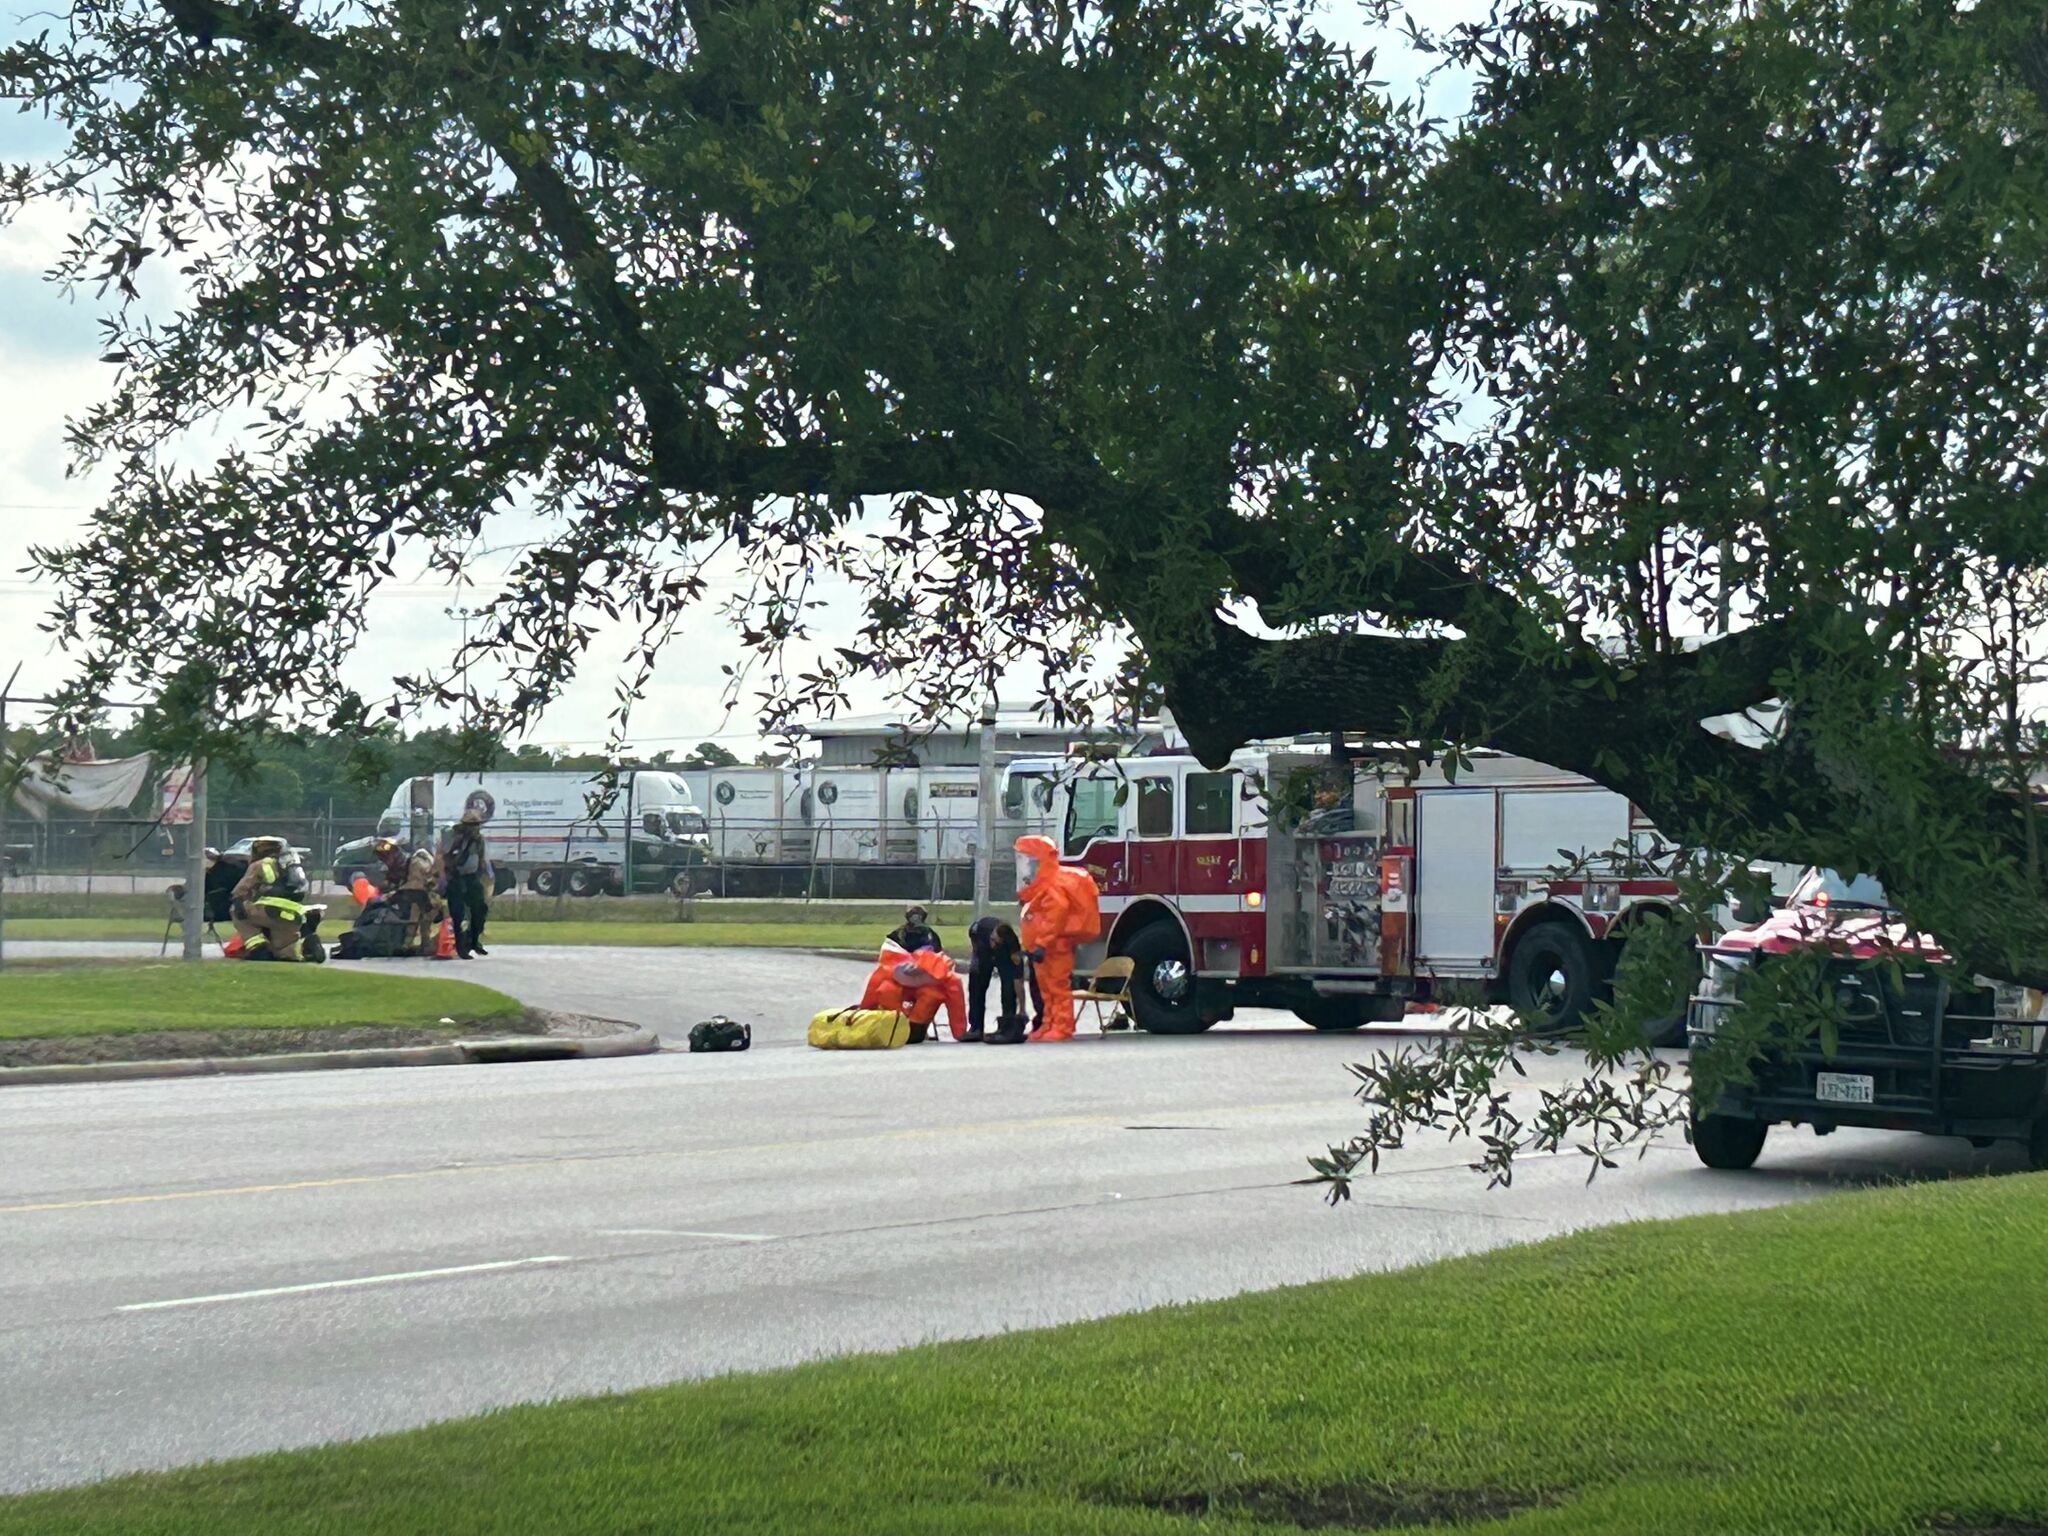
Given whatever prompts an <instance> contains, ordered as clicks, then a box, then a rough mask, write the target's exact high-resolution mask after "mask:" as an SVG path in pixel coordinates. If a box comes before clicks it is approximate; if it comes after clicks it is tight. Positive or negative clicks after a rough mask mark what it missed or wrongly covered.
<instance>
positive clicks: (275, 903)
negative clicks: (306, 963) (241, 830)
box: [228, 837, 306, 960]
mask: <svg viewBox="0 0 2048 1536" xmlns="http://www.w3.org/2000/svg"><path fill="white" fill-rule="evenodd" d="M305 879H306V872H305V870H304V869H303V868H302V867H299V866H295V865H293V864H292V863H290V862H289V860H288V857H287V851H286V848H285V841H284V839H283V838H281V837H259V838H257V839H256V840H255V841H253V842H252V843H250V845H249V868H248V872H247V873H245V874H244V875H243V876H242V878H241V879H240V880H239V881H237V882H236V884H235V889H234V893H233V894H232V895H231V896H230V897H229V898H228V915H229V917H230V918H231V919H232V920H233V922H234V925H235V932H236V933H238V934H240V935H241V939H242V957H243V958H244V959H246V960H297V959H299V958H301V957H300V953H299V939H300V935H301V933H302V932H303V929H304V924H305V920H306V907H305V903H304V902H303V901H301V900H300V899H299V898H300V897H302V896H304V895H305Z"/></svg>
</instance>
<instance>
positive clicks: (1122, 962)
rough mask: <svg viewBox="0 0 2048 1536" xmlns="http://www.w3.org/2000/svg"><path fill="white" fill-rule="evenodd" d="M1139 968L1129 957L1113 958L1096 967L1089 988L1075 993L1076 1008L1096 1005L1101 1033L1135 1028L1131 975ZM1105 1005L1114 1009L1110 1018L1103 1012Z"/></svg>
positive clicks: (1097, 1027)
mask: <svg viewBox="0 0 2048 1536" xmlns="http://www.w3.org/2000/svg"><path fill="white" fill-rule="evenodd" d="M1136 969H1137V965H1136V962H1135V961H1133V960H1132V959H1131V957H1130V956H1129V955H1112V956H1111V957H1110V958H1108V959H1107V960H1104V961H1103V962H1102V963H1101V964H1099V965H1097V966H1096V967H1095V974H1094V975H1093V976H1090V977H1089V978H1088V985H1087V987H1086V989H1084V990H1080V991H1076V992H1075V993H1074V1003H1075V1006H1076V1007H1079V1006H1080V1005H1081V1004H1083V1003H1088V1004H1092V1005H1093V1006H1094V1008H1095V1027H1096V1029H1097V1030H1098V1031H1099V1032H1100V1033H1102V1034H1105V1035H1106V1034H1108V1033H1109V1032H1110V1031H1111V1030H1118V1029H1129V1028H1130V1027H1131V1017H1130V1015H1131V973H1132V972H1133V971H1134V970H1136ZM1105 1005H1107V1006H1109V1007H1110V1009H1111V1012H1110V1014H1109V1016H1108V1018H1107V1019H1105V1018H1104V1017H1103V1013H1102V1010H1103V1008H1104V1006H1105Z"/></svg>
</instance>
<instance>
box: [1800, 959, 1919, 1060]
mask: <svg viewBox="0 0 2048 1536" xmlns="http://www.w3.org/2000/svg"><path fill="white" fill-rule="evenodd" d="M1828 980H1829V983H1830V985H1832V986H1833V988H1834V990H1835V998H1836V1000H1837V1001H1838V1002H1839V1003H1841V1004H1842V1005H1843V1008H1844V1011H1845V1012H1846V1013H1847V1014H1848V1020H1847V1022H1846V1023H1844V1025H1843V1026H1842V1039H1843V1040H1845V1041H1855V1042H1858V1043H1862V1044H1870V1045H1908V1046H1929V1047H1931V1046H1932V1045H1933V1044H1934V1038H1935V1029H1936V1027H1937V1024H1938V1022H1939V1020H1940V1018H1941V1009H1942V988H1943V982H1942V979H1941V978H1940V977H1939V976H1934V975H1930V974H1928V973H1926V972H1917V973H1916V972H1908V973H1907V974H1906V975H1905V976H1904V977H1902V978H1899V979H1898V980H1894V978H1893V977H1892V975H1891V974H1890V973H1889V972H1887V971H1886V970H1884V969H1882V968H1865V967H1861V966H1841V967H1830V968H1829V977H1828Z"/></svg>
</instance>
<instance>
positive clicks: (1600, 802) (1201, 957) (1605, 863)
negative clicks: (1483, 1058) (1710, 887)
mask: <svg viewBox="0 0 2048 1536" xmlns="http://www.w3.org/2000/svg"><path fill="white" fill-rule="evenodd" d="M1009 776H1010V779H1011V783H1012V785H1013V786H1014V787H1015V788H1016V790H1017V793H1018V794H1019V796H1020V797H1022V798H1024V799H1027V800H1030V801H1031V802H1032V803H1035V804H1037V805H1039V806H1042V807H1043V808H1044V814H1045V818H1046V820H1047V822H1048V823H1049V829H1048V830H1049V831H1050V833H1051V835H1052V836H1053V837H1054V838H1055V839H1056V840H1057V841H1058V842H1059V844H1060V847H1061V851H1062V855H1063V857H1064V859H1065V861H1066V862H1067V863H1069V864H1072V865H1075V866H1077V867H1080V868H1082V869H1085V870H1086V871H1087V872H1088V874H1089V875H1090V876H1091V877H1092V878H1093V879H1094V881H1095V883H1096V886H1097V888H1098V889H1099V890H1100V891H1101V893H1102V895H1101V902H1102V912H1103V926H1104V931H1103V935H1102V938H1101V939H1100V940H1099V941H1098V943H1097V944H1096V945H1095V946H1093V947H1092V948H1091V949H1090V950H1088V951H1084V953H1083V954H1082V956H1081V957H1080V968H1081V969H1082V970H1083V971H1086V970H1087V969H1088V968H1089V967H1090V966H1091V965H1092V964H1093V963H1095V962H1096V961H1098V960H1100V959H1101V958H1102V957H1103V956H1104V955H1128V956H1130V957H1131V958H1132V960H1133V961H1134V962H1135V966H1134V973H1133V977H1132V1009H1133V1012H1134V1013H1135V1014H1136V1018H1137V1023H1138V1025H1139V1027H1141V1028H1143V1029H1146V1030H1149V1031H1152V1032H1153V1033H1158V1034H1192V1033H1195V1032H1197V1031H1200V1030H1203V1029H1207V1028H1208V1027H1209V1026H1211V1025H1212V1024H1215V1023H1217V1022H1219V1021H1220V1020H1223V1019H1227V1018H1229V1017H1230V1016H1231V1015H1232V1013H1233V1012H1234V1011H1235V1009H1237V1008H1238V1007H1268V1008H1281V1009H1286V1010H1289V1011H1291V1012H1293V1013H1294V1014H1295V1015H1296V1016H1297V1017H1299V1018H1301V1019H1302V1020H1303V1021H1304V1022H1305V1023H1308V1024H1310V1025H1312V1026H1313V1027H1315V1028H1317V1029H1324V1030H1342V1029H1356V1028H1358V1027H1359V1026H1360V1025H1363V1024H1368V1023H1373V1022H1390V1021H1393V1020H1397V1019H1399V1018H1400V1017H1401V1016H1402V1015H1403V1014H1404V1013H1405V1011H1406V1009H1407V1005H1408V1004H1409V1003H1410V1002H1411V1001H1422V1000H1425V999H1428V998H1429V997H1430V996H1431V994H1432V992H1433V991H1434V990H1436V989H1438V988H1439V986H1440V984H1441V983H1444V982H1447V981H1453V980H1458V981H1469V982H1473V983H1477V984H1479V985H1481V986H1482V987H1483V988H1484V989H1485V990H1486V992H1487V993H1488V995H1489V996H1491V997H1496V998H1504V999H1505V1000H1506V1001H1508V1002H1511V1003H1513V1004H1514V1005H1515V1006H1516V1007H1517V1008H1518V1009H1521V1010H1523V1011H1524V1012H1527V1013H1530V1014H1533V1015H1535V1016H1537V1017H1538V1018H1539V1019H1541V1020H1543V1021H1544V1022H1545V1023H1546V1024H1547V1025H1549V1026H1550V1027H1552V1028H1555V1029H1559V1030H1563V1029H1568V1028H1570V1027H1572V1026H1573V1025H1574V1024H1576V1023H1577V1022H1578V1020H1579V1019H1580V1017H1581V1016H1582V1015H1583V1014H1584V1013H1585V1012H1586V1010H1587V1009H1589V1008H1590V1007H1592V1006H1593V1004H1594V1002H1595V1001H1597V1000H1598V999H1599V998H1600V997H1601V996H1603V995H1604V993H1605V991H1606V989H1607V987H1608V985H1609V983H1610V981H1611V978H1612V976H1613V969H1614V962H1615V958H1616V956H1617V954H1618V952H1619V948H1620V941H1621V940H1623V939H1624V938H1625V937H1626V935H1627V933H1628V931H1629V929H1630V927H1631V925H1633V924H1636V923H1640V922H1643V921H1646V920H1651V919H1652V918H1654V917H1658V916H1663V915H1668V913H1669V911H1670V904H1671V901H1672V899H1673V897H1674V895H1675V893H1676V887H1675V886H1674V885H1673V884H1672V883H1671V881H1670V880H1668V879H1667V878H1663V877H1662V876H1661V875H1660V874H1659V872H1658V871H1657V870H1655V869H1654V868H1652V867H1650V862H1649V859H1648V854H1649V851H1650V849H1651V848H1652V847H1653V846H1654V844H1655V834H1654V831H1653V830H1652V829H1651V828H1650V827H1648V826H1647V824H1645V823H1644V822H1643V821H1642V819H1641V818H1640V817H1639V816H1638V815H1637V814H1636V813H1635V812H1634V810H1633V809H1632V807H1631V806H1630V805H1629V803H1628V801H1627V800H1626V799H1625V798H1624V797H1622V796H1620V795H1617V794H1615V793H1613V792H1612V791H1610V790H1607V789H1603V788H1601V787H1600V786H1599V785H1597V784H1593V783H1591V782H1590V781H1588V780H1586V779H1583V778H1579V777H1577V776H1575V775H1572V774H1568V773H1564V772H1561V771H1560V770H1557V769H1554V768H1549V767H1546V766H1545V765H1543V764H1540V763H1534V762H1530V761H1528V760H1526V759H1519V758H1510V757H1501V756H1484V755H1479V756H1474V757H1473V758H1472V759H1471V761H1470V763H1469V764H1468V765H1467V766H1466V767H1464V768H1463V769H1461V771H1460V772H1459V773H1458V774H1457V776H1456V778H1455V780H1454V779H1452V778H1451V777H1449V776H1447V775H1445V774H1444V773H1443V772H1442V771H1440V770H1438V769H1434V768H1429V769H1424V770H1423V771H1422V773H1421V774H1420V775H1419V776H1416V777H1414V778H1412V779H1411V778H1407V777H1405V776H1403V773H1402V770H1401V769H1400V767H1399V764H1398V760H1397V759H1395V758H1393V757H1390V756H1389V757H1374V756H1371V755H1367V756H1363V757H1349V758H1346V759H1341V760H1340V759H1337V758H1334V757H1333V756H1332V755H1331V754H1330V753H1329V752H1328V751H1327V750H1323V751H1310V750H1304V749H1301V748H1291V749H1290V748H1274V749H1269V750H1251V751H1246V752H1243V753H1240V754H1238V755H1237V756H1236V757H1235V758H1233V759H1232V761H1231V762H1230V763H1229V764H1228V765H1227V766H1226V767H1224V768H1222V769H1220V770H1212V769H1209V768H1205V767H1204V766H1203V765H1202V764H1201V763H1200V762H1199V761H1197V760H1196V759H1194V758H1192V757H1187V756H1152V757H1126V758H1117V759H1112V760H1108V761H1093V762H1089V761H1082V762H1063V761H1059V760H1053V759H1033V760H1025V761H1020V762H1018V763H1015V764H1012V765H1011V767H1010V769H1009ZM1679 1027H1680V1028H1682V1027H1683V1021H1682V1020H1681V1021H1679Z"/></svg>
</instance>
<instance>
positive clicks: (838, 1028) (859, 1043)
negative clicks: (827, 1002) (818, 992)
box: [811, 1008, 910, 1051]
mask: <svg viewBox="0 0 2048 1536" xmlns="http://www.w3.org/2000/svg"><path fill="white" fill-rule="evenodd" d="M909 1041H910V1020H908V1019H906V1018H904V1017H903V1015H902V1014H900V1013H898V1012H897V1011H896V1010H895V1009H893V1008H828V1009H826V1010H825V1011H824V1012H823V1013H821V1014H819V1015H818V1016H817V1017H816V1018H814V1019H812V1020H811V1044H812V1045H815V1046H816V1047H817V1048H818V1049H819V1050H821V1051H893V1050H895V1049H896V1048H897V1047H898V1046H900V1045H907V1044H908V1043H909Z"/></svg>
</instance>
